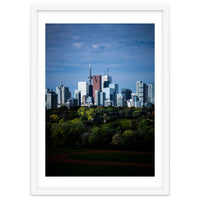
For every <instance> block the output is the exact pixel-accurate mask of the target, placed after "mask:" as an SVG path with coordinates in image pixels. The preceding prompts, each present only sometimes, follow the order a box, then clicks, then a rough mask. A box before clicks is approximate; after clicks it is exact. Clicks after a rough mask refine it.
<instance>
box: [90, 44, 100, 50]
mask: <svg viewBox="0 0 200 200" xmlns="http://www.w3.org/2000/svg"><path fill="white" fill-rule="evenodd" d="M91 46H92V48H93V49H98V48H99V45H97V44H92V45H91Z"/></svg>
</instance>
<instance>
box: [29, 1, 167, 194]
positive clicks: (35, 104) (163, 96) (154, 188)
mask: <svg viewBox="0 0 200 200" xmlns="http://www.w3.org/2000/svg"><path fill="white" fill-rule="evenodd" d="M73 12H76V18H75V19H74V18H67V19H63V16H65V14H66V16H68V14H69V13H73ZM83 12H84V13H88V14H87V16H89V18H91V17H90V16H91V15H90V13H92V14H95V13H100V12H104V13H106V15H110V16H111V15H112V16H113V13H115V14H116V16H119V18H118V19H115V20H116V21H112V20H113V18H112V17H111V18H103V19H102V17H100V16H101V14H97V16H96V15H95V17H94V19H91V20H93V21H89V23H92V22H95V23H100V22H103V23H110V22H114V23H117V22H118V21H119V22H120V23H126V22H128V23H138V22H140V23H142V22H145V23H146V22H151V20H152V21H153V23H154V20H155V24H156V26H157V27H159V30H160V31H158V32H156V34H157V35H155V37H156V38H157V37H158V38H159V41H160V44H158V45H159V47H158V49H159V52H158V53H159V55H160V57H161V60H159V63H160V66H159V67H158V66H157V69H156V70H157V71H156V76H157V78H158V81H160V82H159V86H157V91H160V92H159V93H157V94H158V96H157V102H159V106H160V110H159V113H160V117H159V123H160V125H159V130H160V131H159V132H160V136H159V135H158V134H157V135H158V138H159V139H156V140H157V142H158V140H159V142H158V145H157V146H156V151H157V152H159V153H158V154H159V155H158V157H159V159H157V161H156V163H158V164H159V166H160V167H159V168H158V169H157V171H158V172H157V174H159V180H153V179H154V178H151V179H149V180H146V179H145V178H144V177H143V178H142V177H137V178H134V177H132V178H128V177H126V179H124V178H118V179H116V178H115V177H112V178H110V179H109V180H108V178H106V177H102V178H97V177H93V178H86V179H84V182H85V183H87V182H88V184H80V185H77V186H75V185H76V184H74V186H73V184H72V185H70V184H68V185H67V182H68V183H69V182H75V183H76V182H81V178H79V177H76V178H75V177H70V178H69V177H62V178H57V177H53V178H49V177H45V174H44V173H43V172H44V170H41V166H44V163H43V162H45V160H44V161H43V158H44V155H45V151H44V148H43V146H45V140H44V137H43V136H44V135H45V134H44V124H42V123H43V118H44V112H43V111H42V108H44V102H43V101H41V98H42V97H43V96H44V87H45V84H44V82H45V61H44V60H45V59H44V57H45V47H44V46H45V45H44V37H45V30H44V24H45V23H47V22H48V23H49V22H54V23H56V20H58V21H57V22H60V23H65V20H67V22H68V23H69V22H71V23H77V22H80V23H84V20H86V21H85V22H88V21H87V19H88V17H86V18H85V19H84V17H82V13H83ZM126 13H128V15H126ZM151 13H152V19H151ZM55 16H57V17H55ZM73 16H74V15H73ZM120 16H125V17H120ZM132 16H134V19H132ZM141 16H144V18H143V17H141ZM126 18H127V19H126ZM128 18H129V19H128ZM157 18H158V22H157ZM95 20H96V21H95ZM131 20H132V21H131ZM148 20H149V21H148ZM157 24H158V25H157ZM156 53H157V52H156ZM156 56H158V55H157V54H155V57H156ZM169 95H170V91H169V7H168V6H167V5H158V4H155V5H154V4H152V5H146V4H88V5H87V4H83V5H80V4H79V5H75V4H68V5H66V4H64V5H63V4H46V5H33V6H32V7H31V194H32V195H169V130H170V128H169ZM43 110H44V109H43ZM157 122H158V120H157V121H156V123H157ZM157 133H158V132H157ZM41 135H43V136H41ZM157 135H156V138H157ZM153 181H154V182H155V184H151V182H152V183H153ZM89 182H92V185H91V184H89ZM97 182H98V184H96V183H97ZM106 182H109V184H110V187H108V186H106V184H104V183H106ZM116 182H119V184H118V185H116ZM125 182H128V184H127V185H126V184H124V183H125ZM136 182H138V184H139V185H138V186H137V184H136ZM158 182H159V183H158ZM132 183H133V184H132ZM145 183H146V184H145ZM45 184H46V185H45ZM95 184H96V185H95ZM150 185H151V186H150Z"/></svg>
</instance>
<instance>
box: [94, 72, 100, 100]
mask: <svg viewBox="0 0 200 200" xmlns="http://www.w3.org/2000/svg"><path fill="white" fill-rule="evenodd" d="M95 90H98V91H101V75H96V76H93V97H94V101H95Z"/></svg>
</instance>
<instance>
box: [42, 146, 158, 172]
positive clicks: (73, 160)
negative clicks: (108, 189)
mask: <svg viewBox="0 0 200 200" xmlns="http://www.w3.org/2000/svg"><path fill="white" fill-rule="evenodd" d="M46 176H154V154H153V153H151V152H136V151H110V150H109V151H105V150H94V151H93V150H90V151H78V152H67V153H54V154H49V155H47V161H46Z"/></svg>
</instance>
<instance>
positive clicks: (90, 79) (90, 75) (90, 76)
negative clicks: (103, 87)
mask: <svg viewBox="0 0 200 200" xmlns="http://www.w3.org/2000/svg"><path fill="white" fill-rule="evenodd" d="M88 80H89V85H91V81H92V74H91V62H90V60H89V76H88Z"/></svg>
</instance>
